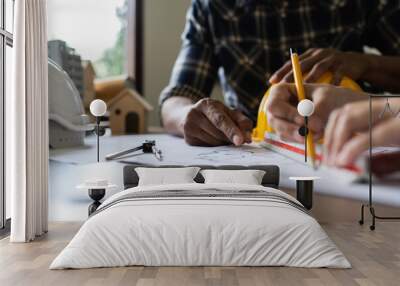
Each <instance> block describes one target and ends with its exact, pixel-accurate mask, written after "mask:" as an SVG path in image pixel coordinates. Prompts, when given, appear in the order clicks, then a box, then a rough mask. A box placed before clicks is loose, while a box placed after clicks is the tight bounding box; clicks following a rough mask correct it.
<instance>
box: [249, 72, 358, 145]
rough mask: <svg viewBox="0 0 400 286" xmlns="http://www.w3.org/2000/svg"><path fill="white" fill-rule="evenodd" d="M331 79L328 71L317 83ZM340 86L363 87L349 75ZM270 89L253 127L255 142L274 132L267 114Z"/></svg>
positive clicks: (261, 104)
mask: <svg viewBox="0 0 400 286" xmlns="http://www.w3.org/2000/svg"><path fill="white" fill-rule="evenodd" d="M331 81H332V73H330V72H327V73H325V74H323V75H322V77H321V78H320V79H319V80H318V81H317V83H325V84H329V83H330V82H331ZM340 86H341V87H346V88H349V89H351V90H355V91H362V89H361V87H360V86H359V85H358V84H357V83H356V82H355V81H353V80H351V79H350V78H348V77H344V78H343V79H342V81H341V82H340ZM269 90H270V89H268V90H267V91H266V92H265V94H264V97H263V99H262V100H261V103H260V107H259V109H258V115H257V125H256V127H255V128H254V129H253V133H252V140H253V141H254V142H260V141H263V140H264V134H265V132H269V133H274V130H273V128H272V127H271V126H270V125H269V124H268V118H267V114H266V104H267V99H268V96H269Z"/></svg>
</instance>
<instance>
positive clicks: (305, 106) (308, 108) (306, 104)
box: [297, 99, 314, 117]
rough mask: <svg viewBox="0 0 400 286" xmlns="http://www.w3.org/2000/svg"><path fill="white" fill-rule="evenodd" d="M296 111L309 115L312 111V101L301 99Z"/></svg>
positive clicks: (302, 114) (305, 115)
mask: <svg viewBox="0 0 400 286" xmlns="http://www.w3.org/2000/svg"><path fill="white" fill-rule="evenodd" d="M297 112H298V113H299V114H300V115H301V116H304V117H309V116H311V115H312V114H313V113H314V103H313V102H312V101H311V100H309V99H303V100H302V101H300V102H299V104H298V105H297Z"/></svg>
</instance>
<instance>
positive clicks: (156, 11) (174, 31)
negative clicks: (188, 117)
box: [143, 0, 221, 126]
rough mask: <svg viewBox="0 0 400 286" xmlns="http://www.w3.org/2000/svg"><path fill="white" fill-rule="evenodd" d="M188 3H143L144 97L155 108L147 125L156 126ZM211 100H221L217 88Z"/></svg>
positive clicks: (153, 0) (149, 0) (154, 0)
mask: <svg viewBox="0 0 400 286" xmlns="http://www.w3.org/2000/svg"><path fill="white" fill-rule="evenodd" d="M189 6H190V0H168V1H165V0H146V1H144V13H145V14H144V90H143V91H144V96H145V97H146V99H147V100H148V101H149V102H150V103H151V104H152V105H153V106H154V107H155V111H153V112H152V113H151V114H150V118H149V125H150V126H160V116H159V110H158V97H159V95H160V92H161V91H162V90H163V89H164V87H165V86H166V85H167V84H168V81H169V78H170V74H171V70H172V67H173V64H174V62H175V59H176V57H177V55H178V52H179V49H180V46H181V40H180V36H181V34H182V32H183V29H184V26H185V17H186V11H187V9H188V7H189ZM213 97H219V98H221V95H220V91H219V89H216V90H215V91H214V93H213Z"/></svg>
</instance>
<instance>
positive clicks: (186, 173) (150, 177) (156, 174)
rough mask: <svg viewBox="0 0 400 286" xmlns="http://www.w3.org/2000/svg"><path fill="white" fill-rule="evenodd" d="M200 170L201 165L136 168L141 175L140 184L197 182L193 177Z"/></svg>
mask: <svg viewBox="0 0 400 286" xmlns="http://www.w3.org/2000/svg"><path fill="white" fill-rule="evenodd" d="M199 170H200V168H199V167H184V168H143V167H138V168H135V171H136V173H137V174H138V176H139V184H138V185H139V186H150V185H169V184H187V183H195V181H194V180H193V179H194V178H195V177H196V175H197V173H198V172H199Z"/></svg>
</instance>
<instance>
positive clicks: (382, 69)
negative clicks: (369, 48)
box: [361, 55, 400, 92]
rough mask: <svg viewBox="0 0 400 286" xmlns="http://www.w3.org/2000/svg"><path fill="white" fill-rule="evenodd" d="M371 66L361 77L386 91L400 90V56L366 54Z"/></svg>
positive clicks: (365, 56)
mask: <svg viewBox="0 0 400 286" xmlns="http://www.w3.org/2000/svg"><path fill="white" fill-rule="evenodd" d="M364 58H365V60H366V61H367V62H368V66H369V68H368V69H367V71H366V72H365V73H364V74H363V75H362V77H361V79H362V80H365V81H367V82H369V83H371V84H373V85H375V86H379V87H381V88H383V89H385V90H386V91H391V92H400V80H399V78H400V57H387V56H377V55H364Z"/></svg>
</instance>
